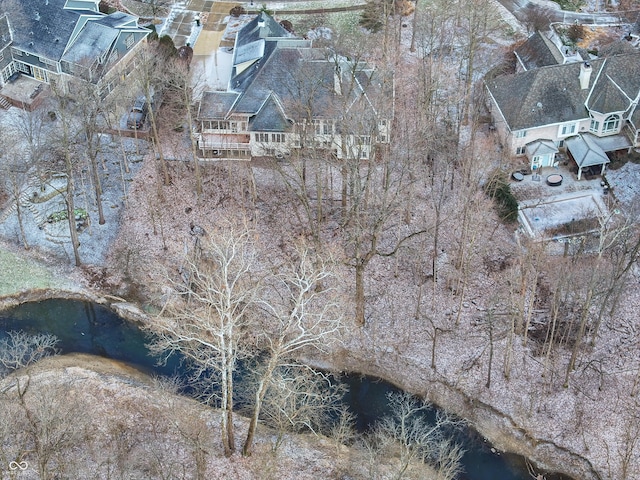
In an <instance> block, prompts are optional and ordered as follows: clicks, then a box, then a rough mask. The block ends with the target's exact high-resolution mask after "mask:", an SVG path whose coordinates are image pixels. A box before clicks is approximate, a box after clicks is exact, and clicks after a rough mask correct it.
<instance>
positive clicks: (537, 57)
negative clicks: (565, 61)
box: [515, 32, 561, 70]
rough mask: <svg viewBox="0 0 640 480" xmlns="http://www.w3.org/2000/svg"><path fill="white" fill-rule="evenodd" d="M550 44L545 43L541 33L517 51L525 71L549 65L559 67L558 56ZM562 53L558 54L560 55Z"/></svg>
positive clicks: (537, 33)
mask: <svg viewBox="0 0 640 480" xmlns="http://www.w3.org/2000/svg"><path fill="white" fill-rule="evenodd" d="M551 48H555V46H553V47H552V46H550V45H549V43H547V42H546V41H545V39H544V38H543V37H542V35H541V34H540V33H539V32H536V33H534V34H533V35H531V36H530V37H529V38H528V39H527V40H526V41H525V42H524V43H523V44H522V45H520V46H519V47H518V48H516V50H515V54H516V56H517V57H518V60H520V63H521V64H522V66H523V68H524V69H525V70H531V69H534V68H540V67H546V66H548V65H558V63H561V62H558V60H557V58H556V56H555V55H554V52H552V51H551ZM559 53H560V52H558V54H559Z"/></svg>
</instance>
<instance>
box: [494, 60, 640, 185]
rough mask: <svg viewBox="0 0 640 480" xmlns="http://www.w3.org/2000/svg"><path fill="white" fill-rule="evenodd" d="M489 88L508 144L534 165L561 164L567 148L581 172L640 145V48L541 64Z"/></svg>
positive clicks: (499, 128)
mask: <svg viewBox="0 0 640 480" xmlns="http://www.w3.org/2000/svg"><path fill="white" fill-rule="evenodd" d="M614 51H615V50H614ZM486 87H487V91H488V93H489V100H490V101H489V104H490V109H491V114H492V117H493V122H494V126H495V128H496V131H497V133H498V135H499V136H500V139H501V142H502V145H503V146H504V147H505V148H507V149H508V151H509V152H511V153H512V154H513V155H516V156H522V157H526V158H527V159H528V162H529V165H530V168H531V169H533V170H539V169H542V168H546V167H552V166H555V165H557V160H556V154H557V153H558V152H559V151H565V150H566V151H567V152H568V155H569V157H570V158H571V160H572V161H575V163H576V165H577V167H578V178H580V177H581V175H582V173H583V171H584V170H586V169H590V170H591V171H594V172H595V173H603V172H604V169H605V167H606V165H607V163H609V159H608V157H607V152H612V151H616V150H621V149H629V148H632V147H640V138H639V132H640V111H639V109H638V100H639V99H640V52H637V51H633V52H632V53H622V54H613V55H611V56H607V57H604V58H596V59H593V60H590V61H588V62H587V61H583V62H574V63H566V64H561V65H547V66H542V67H539V68H534V69H531V70H527V71H523V72H519V73H515V74H512V75H503V76H499V77H497V78H494V79H491V80H487V81H486Z"/></svg>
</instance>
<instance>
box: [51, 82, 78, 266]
mask: <svg viewBox="0 0 640 480" xmlns="http://www.w3.org/2000/svg"><path fill="white" fill-rule="evenodd" d="M51 90H52V92H53V96H54V99H55V103H56V105H55V106H56V111H57V118H58V124H57V129H56V130H57V131H56V132H55V134H56V136H57V142H58V145H59V149H60V150H61V155H62V157H63V158H64V165H65V173H66V181H67V185H66V189H65V191H64V193H63V196H64V199H65V204H66V207H67V221H68V223H69V235H70V237H71V247H72V249H73V255H74V259H75V265H76V267H79V266H80V265H81V264H82V261H81V259H80V253H79V247H80V242H79V240H78V230H77V227H76V214H75V198H74V197H75V193H76V191H75V182H74V166H75V162H74V155H73V153H74V152H73V145H74V140H75V138H76V135H77V125H75V121H74V117H73V112H72V105H70V100H69V98H68V97H67V95H66V94H65V92H64V91H63V90H62V87H61V86H60V85H52V88H51Z"/></svg>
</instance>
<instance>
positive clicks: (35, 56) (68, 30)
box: [0, 0, 150, 95]
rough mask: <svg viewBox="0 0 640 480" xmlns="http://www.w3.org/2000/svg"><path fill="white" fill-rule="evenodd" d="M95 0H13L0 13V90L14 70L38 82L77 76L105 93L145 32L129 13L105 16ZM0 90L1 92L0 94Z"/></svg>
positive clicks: (130, 63) (129, 67)
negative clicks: (10, 8) (6, 8)
mask: <svg viewBox="0 0 640 480" xmlns="http://www.w3.org/2000/svg"><path fill="white" fill-rule="evenodd" d="M98 4H99V0H18V2H16V3H15V4H12V5H15V10H12V11H7V12H4V13H3V14H2V16H0V88H1V87H3V86H4V85H5V84H7V83H8V82H10V81H11V80H12V79H13V78H14V77H15V75H16V74H17V73H20V74H22V75H26V76H28V77H31V78H33V79H35V80H38V81H39V82H43V83H47V84H51V83H54V82H59V83H60V84H61V85H62V86H63V87H64V85H65V84H66V80H67V79H68V78H70V77H73V76H81V77H82V78H84V79H87V80H89V81H91V82H93V83H96V84H97V85H98V87H99V88H101V90H102V92H103V93H104V95H106V94H108V92H109V91H110V90H111V89H112V85H113V82H114V80H115V78H117V77H124V76H126V75H127V74H128V73H129V72H130V71H131V70H132V68H133V66H134V54H133V53H134V51H135V50H136V48H137V46H139V45H140V44H141V43H142V42H143V41H144V40H145V39H146V36H147V35H148V34H149V32H150V31H149V30H148V29H145V28H142V27H139V26H138V19H137V17H134V16H132V15H129V14H126V13H123V12H115V13H111V14H109V15H106V14H104V13H101V12H100V11H99V9H98ZM1 93H2V92H1V91H0V94H1Z"/></svg>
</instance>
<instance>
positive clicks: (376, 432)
mask: <svg viewBox="0 0 640 480" xmlns="http://www.w3.org/2000/svg"><path fill="white" fill-rule="evenodd" d="M387 396H388V398H389V411H390V412H391V413H390V414H389V415H387V416H386V417H384V418H383V419H382V420H381V421H380V422H378V423H377V424H376V425H375V426H374V428H373V432H372V433H371V434H370V436H369V437H368V438H367V439H366V443H367V444H368V445H369V448H368V450H369V451H370V452H372V453H373V454H374V455H376V456H377V457H378V458H380V457H379V456H380V455H394V457H395V458H396V459H397V460H396V463H395V468H394V472H393V476H392V478H393V479H395V480H400V479H402V478H405V477H406V475H407V473H408V472H409V471H410V470H411V469H418V471H420V469H424V468H425V464H431V465H432V467H433V468H434V469H435V470H436V472H437V476H436V477H433V478H437V479H438V480H453V479H454V478H456V477H457V475H458V474H459V473H460V472H461V464H460V459H461V458H462V455H463V453H464V450H463V449H462V448H461V447H460V446H459V445H457V444H454V443H453V442H451V440H449V439H448V438H447V437H446V433H445V432H446V430H447V429H450V428H452V427H456V426H457V425H459V424H460V422H459V420H456V419H455V418H453V417H451V416H449V415H447V414H446V413H444V412H442V411H438V412H437V413H436V417H435V421H434V422H433V423H429V422H427V420H426V418H425V415H424V414H425V413H426V411H427V410H428V409H429V404H428V403H426V402H424V401H420V400H418V399H416V398H415V397H414V396H412V395H410V394H408V393H406V392H402V393H390V394H388V395H387ZM429 478H432V477H429Z"/></svg>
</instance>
